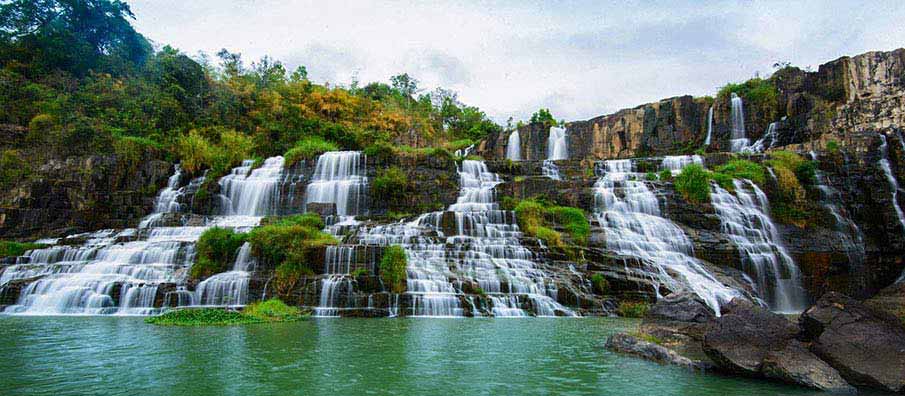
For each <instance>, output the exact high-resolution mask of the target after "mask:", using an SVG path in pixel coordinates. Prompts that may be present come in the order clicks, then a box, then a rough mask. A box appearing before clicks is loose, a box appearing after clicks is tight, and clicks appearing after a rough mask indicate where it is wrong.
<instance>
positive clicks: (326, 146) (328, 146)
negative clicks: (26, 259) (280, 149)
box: [283, 136, 339, 168]
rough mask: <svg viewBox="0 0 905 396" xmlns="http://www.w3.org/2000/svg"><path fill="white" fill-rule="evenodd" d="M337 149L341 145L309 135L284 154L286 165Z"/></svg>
mask: <svg viewBox="0 0 905 396" xmlns="http://www.w3.org/2000/svg"><path fill="white" fill-rule="evenodd" d="M337 150H339V147H338V146H337V145H336V143H333V142H329V141H326V140H324V139H323V138H321V137H318V136H308V137H306V138H304V139H302V140H299V141H298V142H296V143H295V146H293V147H292V148H291V149H289V151H287V152H286V154H284V155H283V158H284V159H285V163H284V165H285V166H286V167H287V168H288V167H290V166H292V165H295V164H296V163H297V162H299V161H301V160H308V159H314V158H316V157H317V156H319V155H321V154H323V153H326V152H328V151H337Z"/></svg>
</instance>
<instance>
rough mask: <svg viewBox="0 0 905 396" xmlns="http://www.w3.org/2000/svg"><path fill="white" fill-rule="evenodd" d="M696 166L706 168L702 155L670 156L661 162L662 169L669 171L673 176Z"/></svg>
mask: <svg viewBox="0 0 905 396" xmlns="http://www.w3.org/2000/svg"><path fill="white" fill-rule="evenodd" d="M691 164H695V165H701V166H704V158H702V157H701V156H700V155H668V156H666V157H663V161H661V162H660V169H665V170H668V171H670V172H671V173H672V175H673V176H676V175H678V174H679V173H682V169H683V168H685V167H686V166H688V165H691Z"/></svg>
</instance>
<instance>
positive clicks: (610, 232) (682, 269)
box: [594, 157, 740, 315]
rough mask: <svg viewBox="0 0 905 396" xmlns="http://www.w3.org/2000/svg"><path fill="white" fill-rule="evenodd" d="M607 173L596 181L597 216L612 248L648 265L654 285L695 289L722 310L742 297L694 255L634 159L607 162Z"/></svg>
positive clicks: (673, 162) (672, 162) (672, 159)
mask: <svg viewBox="0 0 905 396" xmlns="http://www.w3.org/2000/svg"><path fill="white" fill-rule="evenodd" d="M668 158H670V160H669V162H666V161H664V162H665V163H664V164H663V165H661V166H663V167H665V168H666V169H672V167H674V166H675V165H676V164H677V163H684V162H687V163H691V162H692V161H694V160H693V159H692V158H691V157H687V158H682V159H681V160H679V157H668ZM603 172H604V173H603V176H602V177H600V179H598V180H597V183H596V184H595V185H594V190H595V195H594V208H595V215H596V216H597V221H598V223H600V226H601V227H603V228H604V230H605V231H606V243H607V248H608V249H610V250H612V251H614V252H616V253H618V254H621V255H626V256H632V257H637V258H639V259H641V261H642V262H643V264H644V265H645V266H647V267H648V269H649V271H648V274H647V276H649V277H650V278H651V280H652V281H653V282H652V283H653V284H654V287H655V288H657V293H658V295H659V287H660V286H666V287H667V288H668V289H669V290H671V291H678V290H690V291H692V292H694V293H696V294H697V295H698V296H700V297H701V298H702V299H703V300H704V301H705V302H706V303H707V305H708V306H710V308H712V309H713V310H714V312H715V313H716V314H717V315H718V314H719V312H720V309H719V306H720V304H721V303H725V302H728V301H730V300H731V299H732V298H733V297H736V296H739V295H740V293H738V292H737V291H736V290H733V289H731V288H729V287H727V286H725V285H723V284H722V283H720V282H719V281H717V280H716V279H715V278H714V277H713V276H712V275H711V274H710V273H708V272H707V270H706V269H705V268H704V267H703V265H702V263H701V262H700V261H699V260H697V259H696V258H694V256H693V255H694V253H693V248H692V244H691V241H690V240H689V239H688V237H687V236H686V235H685V233H684V232H682V230H681V229H680V228H679V227H678V226H676V225H675V224H674V223H673V222H671V221H669V220H668V219H665V218H663V217H661V216H660V206H659V201H658V200H657V197H656V196H655V195H654V193H653V192H652V191H651V190H650V188H648V186H647V184H646V183H645V182H643V181H641V180H640V179H641V177H642V175H641V174H639V173H635V172H633V166H632V162H631V160H611V161H606V162H604V170H603Z"/></svg>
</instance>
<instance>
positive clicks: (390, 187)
mask: <svg viewBox="0 0 905 396" xmlns="http://www.w3.org/2000/svg"><path fill="white" fill-rule="evenodd" d="M372 186H373V189H372V191H373V194H374V195H373V197H374V199H376V200H383V201H387V202H393V201H396V200H399V199H402V198H405V196H406V194H407V192H408V190H409V181H408V176H406V175H405V172H403V171H402V169H401V168H399V167H396V166H393V167H390V168H386V169H382V170H380V171H378V172H377V177H375V178H374V182H373V184H372Z"/></svg>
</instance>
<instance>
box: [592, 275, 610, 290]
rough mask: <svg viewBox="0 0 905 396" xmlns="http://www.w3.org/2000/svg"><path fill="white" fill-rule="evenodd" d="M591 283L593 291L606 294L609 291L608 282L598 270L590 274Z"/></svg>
mask: <svg viewBox="0 0 905 396" xmlns="http://www.w3.org/2000/svg"><path fill="white" fill-rule="evenodd" d="M591 284H592V285H594V293H597V294H607V293H609V291H610V282H609V281H607V280H606V277H604V276H603V274H601V273H599V272H598V273H595V274H594V275H591Z"/></svg>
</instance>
